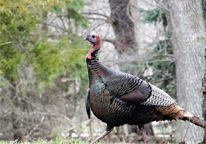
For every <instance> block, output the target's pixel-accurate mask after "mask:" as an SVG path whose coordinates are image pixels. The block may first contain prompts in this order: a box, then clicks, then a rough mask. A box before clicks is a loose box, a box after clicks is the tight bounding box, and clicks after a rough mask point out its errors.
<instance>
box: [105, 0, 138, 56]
mask: <svg viewBox="0 0 206 144" xmlns="http://www.w3.org/2000/svg"><path fill="white" fill-rule="evenodd" d="M129 1H130V0H109V5H110V8H111V16H110V19H111V22H112V28H113V30H114V33H115V41H114V44H115V47H116V49H117V51H118V52H119V53H120V55H123V54H125V55H128V54H132V53H133V54H134V53H136V54H137V53H138V48H137V40H136V36H135V27H134V23H133V21H132V18H131V16H132V14H131V9H130V6H129Z"/></svg>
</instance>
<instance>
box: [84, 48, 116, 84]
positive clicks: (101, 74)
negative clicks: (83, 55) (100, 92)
mask: <svg viewBox="0 0 206 144" xmlns="http://www.w3.org/2000/svg"><path fill="white" fill-rule="evenodd" d="M98 50H99V49H97V50H95V51H94V52H93V53H91V56H92V58H91V59H88V58H87V60H86V62H87V69H88V74H89V86H90V85H91V84H92V83H93V82H94V81H95V80H97V79H98V80H100V81H102V82H104V80H105V79H104V78H105V77H106V76H107V75H110V74H112V70H111V69H109V68H107V67H105V66H104V65H103V64H102V63H101V62H100V61H99V58H98Z"/></svg>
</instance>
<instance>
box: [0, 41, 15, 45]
mask: <svg viewBox="0 0 206 144" xmlns="http://www.w3.org/2000/svg"><path fill="white" fill-rule="evenodd" d="M10 43H13V41H10V42H5V43H2V44H0V46H2V45H7V44H10Z"/></svg>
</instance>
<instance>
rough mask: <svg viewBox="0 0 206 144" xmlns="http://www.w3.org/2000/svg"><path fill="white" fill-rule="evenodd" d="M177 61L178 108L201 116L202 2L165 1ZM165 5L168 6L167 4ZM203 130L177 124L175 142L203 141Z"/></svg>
mask: <svg viewBox="0 0 206 144" xmlns="http://www.w3.org/2000/svg"><path fill="white" fill-rule="evenodd" d="M165 4H166V9H167V11H169V12H168V15H167V16H168V17H167V19H168V21H169V24H170V27H169V28H170V30H171V40H172V44H173V51H174V55H175V61H176V75H177V101H178V105H179V106H181V107H183V108H184V109H186V110H187V111H189V112H191V113H192V114H194V115H197V116H199V117H202V107H201V106H202V100H203V98H202V94H201V77H202V76H203V73H204V65H203V63H204V48H205V45H206V39H205V27H204V21H203V15H202V6H201V1H197V0H187V1H186V0H184V1H179V0H171V1H165ZM164 6H165V5H164ZM202 137H203V129H202V128H200V127H197V126H195V125H193V124H190V123H189V122H183V121H178V122H177V132H176V141H177V143H180V142H183V141H184V142H186V143H187V144H190V143H191V144H194V143H198V142H200V141H202Z"/></svg>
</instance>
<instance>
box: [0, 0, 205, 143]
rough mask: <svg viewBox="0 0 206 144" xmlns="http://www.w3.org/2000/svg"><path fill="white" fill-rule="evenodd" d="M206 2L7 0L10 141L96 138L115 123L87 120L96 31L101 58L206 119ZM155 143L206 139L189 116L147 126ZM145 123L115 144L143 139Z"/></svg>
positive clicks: (1, 40)
mask: <svg viewBox="0 0 206 144" xmlns="http://www.w3.org/2000/svg"><path fill="white" fill-rule="evenodd" d="M205 12H206V11H205V2H204V0H202V1H196V0H187V1H178V0H173V1H162V0H154V1H149V0H138V1H137V0H109V1H108V0H97V1H94V0H73V1H72V0H71V1H70V0H61V1H60V0H44V1H40V0H36V1H30V0H16V1H7V0H0V140H9V141H10V140H16V139H18V140H23V141H26V140H37V139H39V138H41V139H48V140H50V139H55V138H59V137H61V138H65V139H70V138H72V137H75V138H81V139H82V140H83V141H85V142H88V141H90V140H92V139H94V137H96V136H97V135H98V134H100V133H101V132H103V130H104V129H105V124H104V123H102V122H100V120H98V119H97V118H95V117H94V116H92V118H91V119H90V120H89V119H88V118H87V116H86V112H85V106H84V103H85V102H84V99H85V96H86V94H87V89H88V76H87V69H86V63H85V56H86V54H87V52H88V51H89V49H90V47H91V45H90V44H89V43H87V42H84V41H83V38H84V37H85V36H86V34H88V32H89V31H95V32H96V33H98V34H99V35H100V36H101V38H102V41H103V42H102V48H101V52H100V60H101V61H102V62H103V63H104V64H105V65H107V66H108V67H111V68H112V69H115V70H121V71H124V72H128V73H130V74H133V75H136V76H138V77H140V78H142V79H144V80H146V81H148V82H150V83H152V84H154V85H156V86H158V87H160V88H161V89H163V90H165V91H166V92H167V93H169V94H170V95H171V96H172V97H173V98H175V99H176V100H177V102H178V104H179V106H181V107H183V108H185V109H186V110H188V111H190V112H191V113H193V114H195V115H197V116H199V117H202V112H203V111H202V106H203V107H204V105H203V95H202V91H201V88H202V78H203V76H204V73H205V72H204V69H205V67H204V66H205V61H204V51H205V48H206V47H205V46H206V37H205V21H206V15H205ZM147 132H148V134H149V136H148V138H149V140H150V142H151V143H158V142H159V143H163V142H166V143H167V142H174V141H176V142H177V143H180V142H186V143H191V144H192V143H198V142H201V141H203V137H204V139H205V140H206V136H205V135H206V134H205V133H204V131H203V129H201V128H198V127H197V126H194V125H192V124H189V123H188V122H179V121H178V122H174V121H172V122H154V123H152V124H148V125H147ZM137 133H139V131H138V129H137V127H136V126H127V125H124V126H122V127H120V128H116V129H115V130H114V132H112V134H111V135H110V136H109V137H107V138H105V139H104V140H105V141H110V142H121V141H124V142H135V143H137V142H142V141H143V140H142V136H141V135H138V134H137Z"/></svg>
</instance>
